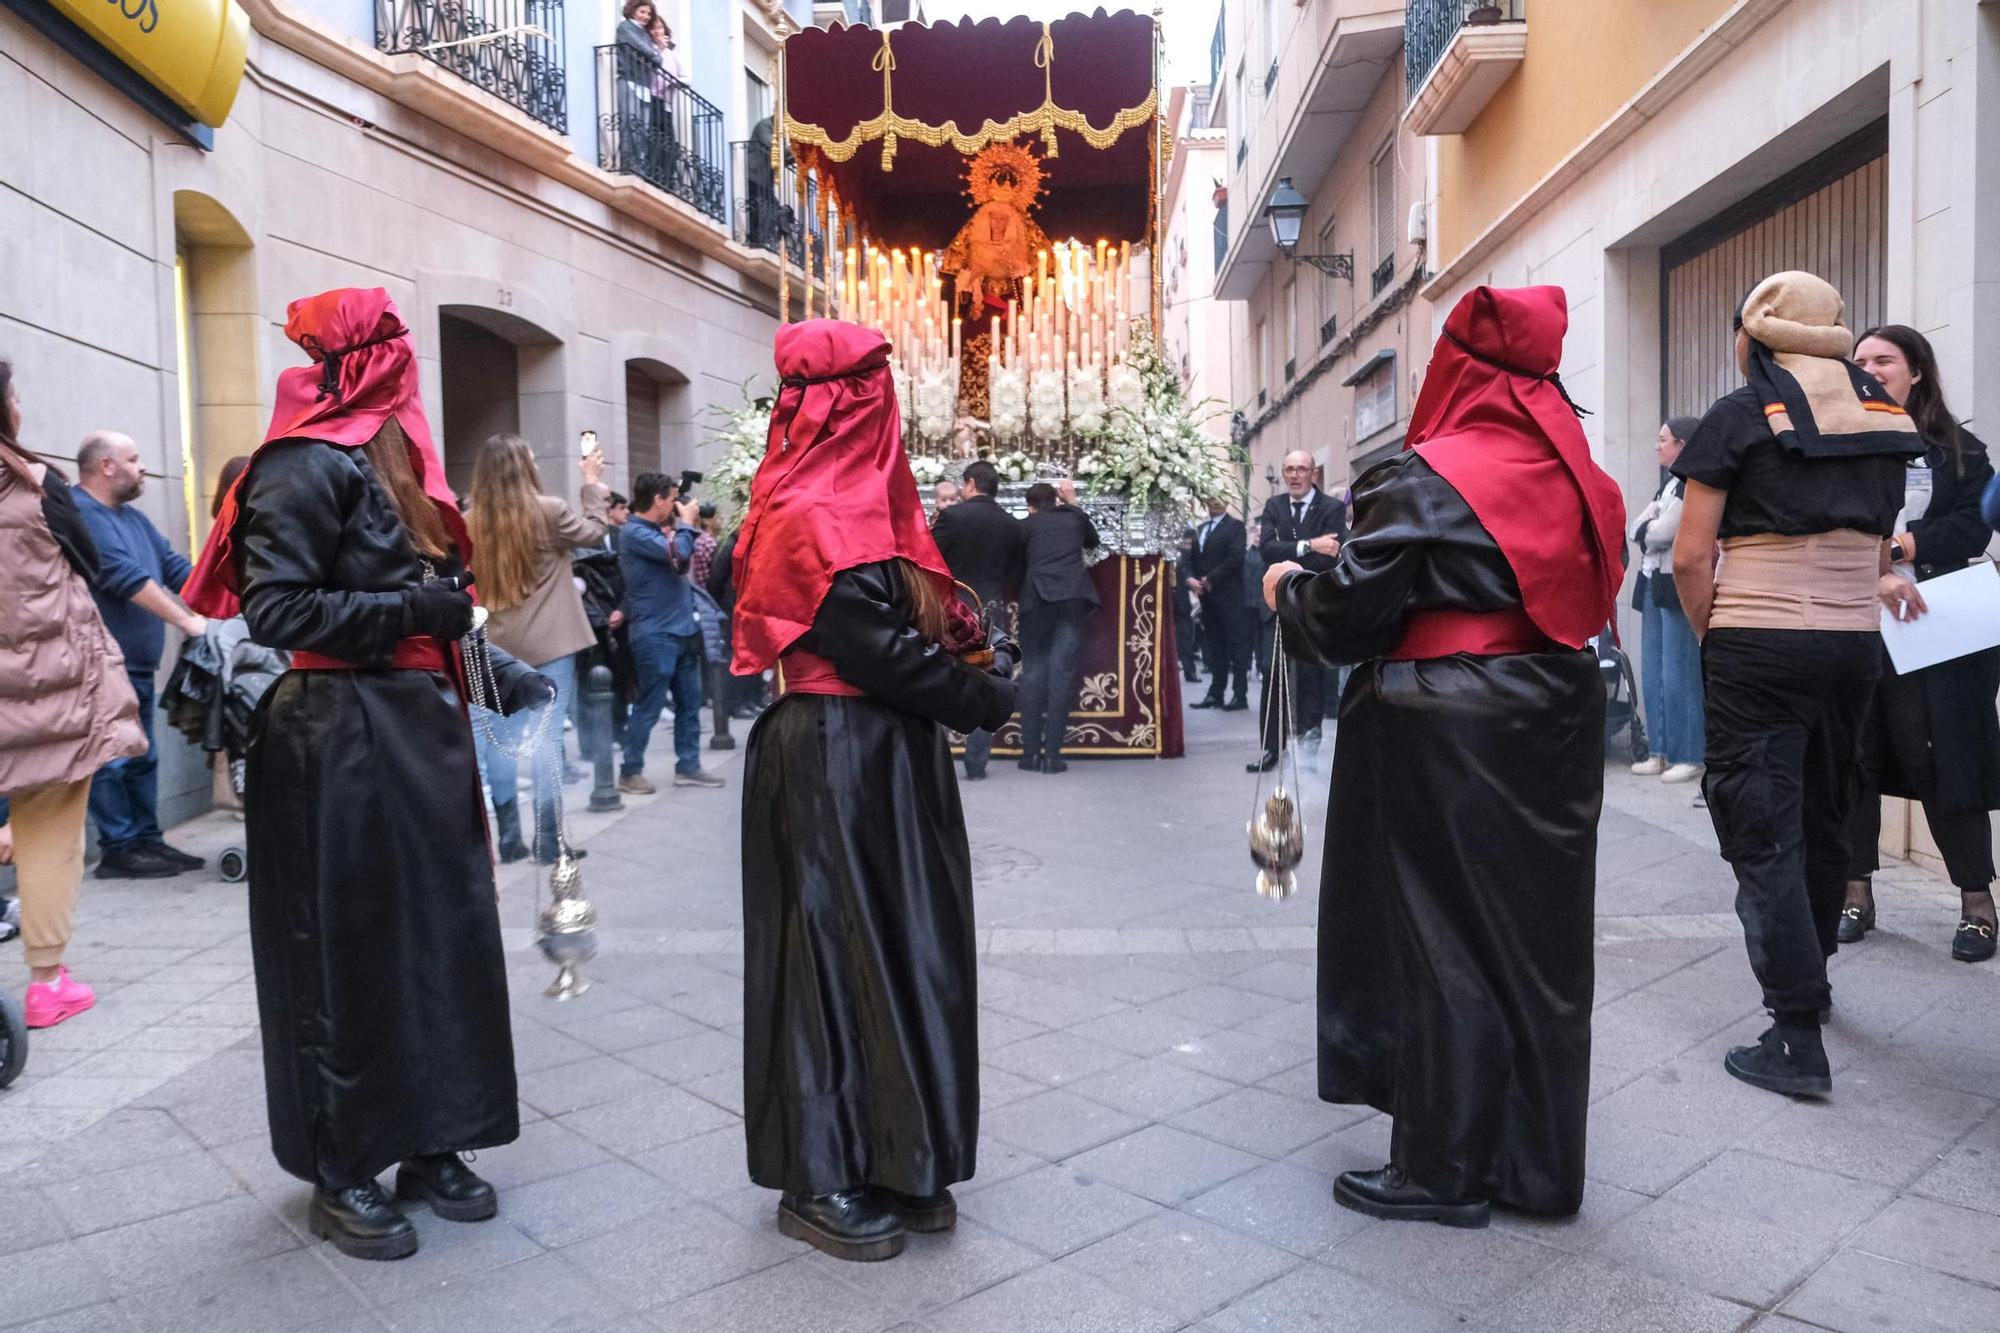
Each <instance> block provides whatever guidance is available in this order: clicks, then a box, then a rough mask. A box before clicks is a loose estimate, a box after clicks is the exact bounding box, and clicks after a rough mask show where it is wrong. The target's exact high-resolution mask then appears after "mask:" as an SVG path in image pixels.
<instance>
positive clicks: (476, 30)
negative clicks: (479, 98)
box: [375, 0, 569, 133]
mask: <svg viewBox="0 0 2000 1333" xmlns="http://www.w3.org/2000/svg"><path fill="white" fill-rule="evenodd" d="M375 49H376V50H378V51H380V52H382V53H383V54H385V55H402V54H406V53H414V54H416V55H420V56H423V57H424V58H425V59H427V60H430V61H432V62H433V63H435V64H437V65H440V66H442V67H443V68H445V69H448V70H450V71H451V72H452V73H453V74H456V75H457V76H458V77H459V78H461V79H464V80H465V81H466V82H467V83H470V84H472V85H473V86H474V87H477V88H481V89H484V90H485V91H487V92H489V93H491V94H493V96H495V97H497V98H499V99H500V100H501V101H503V102H506V103H507V104H508V105H510V106H514V107H517V108H519V109H520V110H522V111H524V112H526V113H527V114H528V115H530V116H533V117H534V118H535V119H536V120H539V121H540V122H542V124H544V125H547V126H548V127H549V128H550V129H552V130H555V131H557V132H558V133H567V132H568V131H569V97H568V81H567V79H566V78H565V77H564V75H563V57H562V53H563V4H562V0H375Z"/></svg>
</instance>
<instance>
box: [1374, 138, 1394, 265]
mask: <svg viewBox="0 0 2000 1333" xmlns="http://www.w3.org/2000/svg"><path fill="white" fill-rule="evenodd" d="M1369 176H1370V180H1371V182H1372V193H1373V195H1374V210H1375V236H1374V249H1373V251H1372V252H1371V253H1370V255H1369V266H1370V267H1371V268H1372V269H1374V281H1373V286H1374V292H1373V295H1376V296H1380V295H1381V294H1382V289H1383V288H1385V287H1387V286H1388V285H1389V282H1390V280H1391V279H1393V278H1394V277H1395V275H1396V142H1395V140H1393V139H1391V140H1390V141H1389V142H1388V143H1386V144H1384V145H1383V146H1382V151H1381V152H1380V153H1377V154H1376V155H1375V162H1374V165H1373V168H1372V169H1371V170H1370V172H1369Z"/></svg>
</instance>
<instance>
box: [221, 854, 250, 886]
mask: <svg viewBox="0 0 2000 1333" xmlns="http://www.w3.org/2000/svg"><path fill="white" fill-rule="evenodd" d="M215 868H216V869H217V870H218V871H219V872H221V875H222V882H223V883H225V884H241V883H242V882H243V877H244V876H245V875H248V874H249V873H250V861H249V858H248V857H246V856H245V855H244V854H243V849H242V848H241V847H230V848H228V849H226V850H225V851H224V852H223V853H222V855H220V856H218V857H216V858H215Z"/></svg>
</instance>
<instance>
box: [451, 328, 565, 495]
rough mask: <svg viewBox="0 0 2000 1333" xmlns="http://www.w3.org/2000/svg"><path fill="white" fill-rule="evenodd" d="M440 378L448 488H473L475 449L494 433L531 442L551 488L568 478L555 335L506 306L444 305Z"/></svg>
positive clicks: (559, 349)
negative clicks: (557, 481)
mask: <svg viewBox="0 0 2000 1333" xmlns="http://www.w3.org/2000/svg"><path fill="white" fill-rule="evenodd" d="M438 378H439V387H440V389H441V394H440V399H441V402H440V405H441V407H442V408H443V412H442V417H441V420H440V421H439V422H438V423H437V425H438V432H439V447H440V448H441V449H442V450H443V452H444V471H445V477H446V479H447V480H448V481H450V483H451V486H452V489H453V490H455V491H457V492H458V493H459V494H460V495H465V494H468V493H469V492H470V491H471V489H472V469H473V465H474V463H475V462H476V461H477V460H478V458H479V450H480V447H481V446H482V445H484V444H485V443H486V441H487V440H488V439H489V438H490V437H492V436H494V435H502V434H514V435H520V436H522V437H524V438H526V439H527V440H528V442H529V443H531V444H532V445H534V447H535V456H536V457H537V458H539V459H541V460H542V462H543V472H544V474H545V480H547V481H548V483H549V484H550V485H555V484H557V483H556V481H555V479H556V478H561V477H564V476H566V475H567V473H566V472H565V471H564V470H563V469H564V468H565V467H566V466H567V462H568V459H567V453H568V450H569V446H570V438H569V423H568V414H567V412H566V410H565V405H564V390H563V371H562V342H561V340H560V339H558V338H557V337H556V336H555V335H554V334H552V333H550V332H549V331H548V330H546V329H544V328H542V327H541V326H539V325H537V324H534V323H531V322H529V321H528V320H525V319H523V318H521V317H520V316H519V315H515V314H512V313H510V312H508V311H505V310H495V309H491V308H489V307H486V306H473V305H441V306H439V307H438Z"/></svg>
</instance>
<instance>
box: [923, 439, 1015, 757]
mask: <svg viewBox="0 0 2000 1333" xmlns="http://www.w3.org/2000/svg"><path fill="white" fill-rule="evenodd" d="M962 480H963V482H964V489H963V491H962V492H961V493H960V496H959V499H958V500H957V502H956V503H953V504H950V505H945V504H943V503H942V501H940V508H939V509H938V514H937V523H936V525H935V526H934V527H933V528H932V529H931V536H932V537H933V538H935V539H936V541H937V544H938V552H939V553H940V554H941V555H943V556H944V562H945V563H946V564H947V565H950V566H951V576H952V577H953V578H955V579H957V580H958V581H959V582H960V583H963V584H965V585H966V586H967V587H968V588H971V589H972V590H973V591H974V592H976V593H978V594H979V600H980V601H982V602H984V603H986V605H987V606H988V607H990V608H992V611H993V614H994V615H996V616H999V615H1001V614H1002V608H1003V607H1004V606H1005V605H1006V601H1007V596H1008V594H1009V593H1011V592H1012V591H1013V590H1014V589H1015V588H1016V587H1017V586H1019V584H1020V582H1021V544H1022V540H1023V539H1022V535H1021V520H1020V519H1018V518H1015V517H1014V516H1013V515H1012V514H1010V513H1008V512H1007V511H1006V510H1004V509H1002V508H1001V507H1000V502H999V501H998V500H997V499H995V498H994V497H995V496H997V495H998V494H999V491H1000V472H999V469H997V468H995V467H994V466H993V465H992V464H991V463H989V462H987V461H986V460H985V459H983V458H982V459H980V460H979V461H978V462H976V463H973V464H971V465H969V466H968V467H967V468H966V469H965V473H964V476H963V478H962ZM1003 628H1004V625H1003ZM1023 637H1024V640H1025V629H1024V632H1023ZM992 754H993V733H992V732H990V731H971V732H967V733H966V736H965V777H966V781H968V782H977V781H979V780H980V779H981V778H983V777H985V776H986V761H987V759H988V758H989V757H991V755H992Z"/></svg>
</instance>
